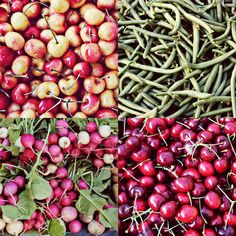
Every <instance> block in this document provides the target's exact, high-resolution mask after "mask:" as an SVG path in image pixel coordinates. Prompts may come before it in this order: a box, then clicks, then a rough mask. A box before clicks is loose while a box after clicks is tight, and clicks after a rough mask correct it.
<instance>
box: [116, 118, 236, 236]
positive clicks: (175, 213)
mask: <svg viewBox="0 0 236 236" xmlns="http://www.w3.org/2000/svg"><path fill="white" fill-rule="evenodd" d="M120 125H121V126H122V128H121V129H122V133H121V134H120V138H121V139H120V140H121V143H120V145H119V147H118V155H119V160H118V164H117V165H118V169H119V195H118V203H119V232H121V235H138V236H156V235H158V236H159V235H162V236H167V235H173V236H178V235H184V236H200V235H204V236H216V235H217V236H218V235H219V236H221V235H225V236H226V235H227V236H234V235H236V205H235V203H236V120H235V119H233V118H219V119H214V120H212V119H208V118H204V119H193V118H191V119H189V118H188V119H172V118H156V119H155V118H152V119H147V120H145V119H135V118H129V119H126V120H125V121H124V123H120Z"/></svg>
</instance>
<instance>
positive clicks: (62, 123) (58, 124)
mask: <svg viewBox="0 0 236 236" xmlns="http://www.w3.org/2000/svg"><path fill="white" fill-rule="evenodd" d="M68 127H69V125H68V123H67V121H66V120H57V121H56V128H57V129H58V128H66V129H67V128H68Z"/></svg>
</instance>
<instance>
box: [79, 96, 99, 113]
mask: <svg viewBox="0 0 236 236" xmlns="http://www.w3.org/2000/svg"><path fill="white" fill-rule="evenodd" d="M99 106H100V101H99V98H98V97H97V96H96V95H94V94H92V93H87V94H85V95H84V97H83V103H82V104H81V105H80V110H81V111H82V112H83V113H84V114H85V115H87V116H92V115H94V114H95V113H96V112H97V111H98V109H99Z"/></svg>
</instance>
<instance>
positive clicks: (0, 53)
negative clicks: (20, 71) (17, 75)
mask: <svg viewBox="0 0 236 236" xmlns="http://www.w3.org/2000/svg"><path fill="white" fill-rule="evenodd" d="M14 59H15V56H14V51H13V50H12V49H10V48H8V47H6V46H0V65H1V66H4V67H5V66H10V65H11V64H12V62H13V60H14Z"/></svg>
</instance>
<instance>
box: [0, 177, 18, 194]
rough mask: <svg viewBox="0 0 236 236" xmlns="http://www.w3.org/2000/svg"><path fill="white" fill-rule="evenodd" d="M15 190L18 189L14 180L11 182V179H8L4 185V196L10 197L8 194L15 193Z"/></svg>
mask: <svg viewBox="0 0 236 236" xmlns="http://www.w3.org/2000/svg"><path fill="white" fill-rule="evenodd" d="M17 191H18V186H17V185H16V184H15V183H14V182H12V181H10V182H9V183H7V184H6V185H5V187H4V190H3V192H4V195H5V196H6V197H10V196H12V195H14V194H16V193H17Z"/></svg>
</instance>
